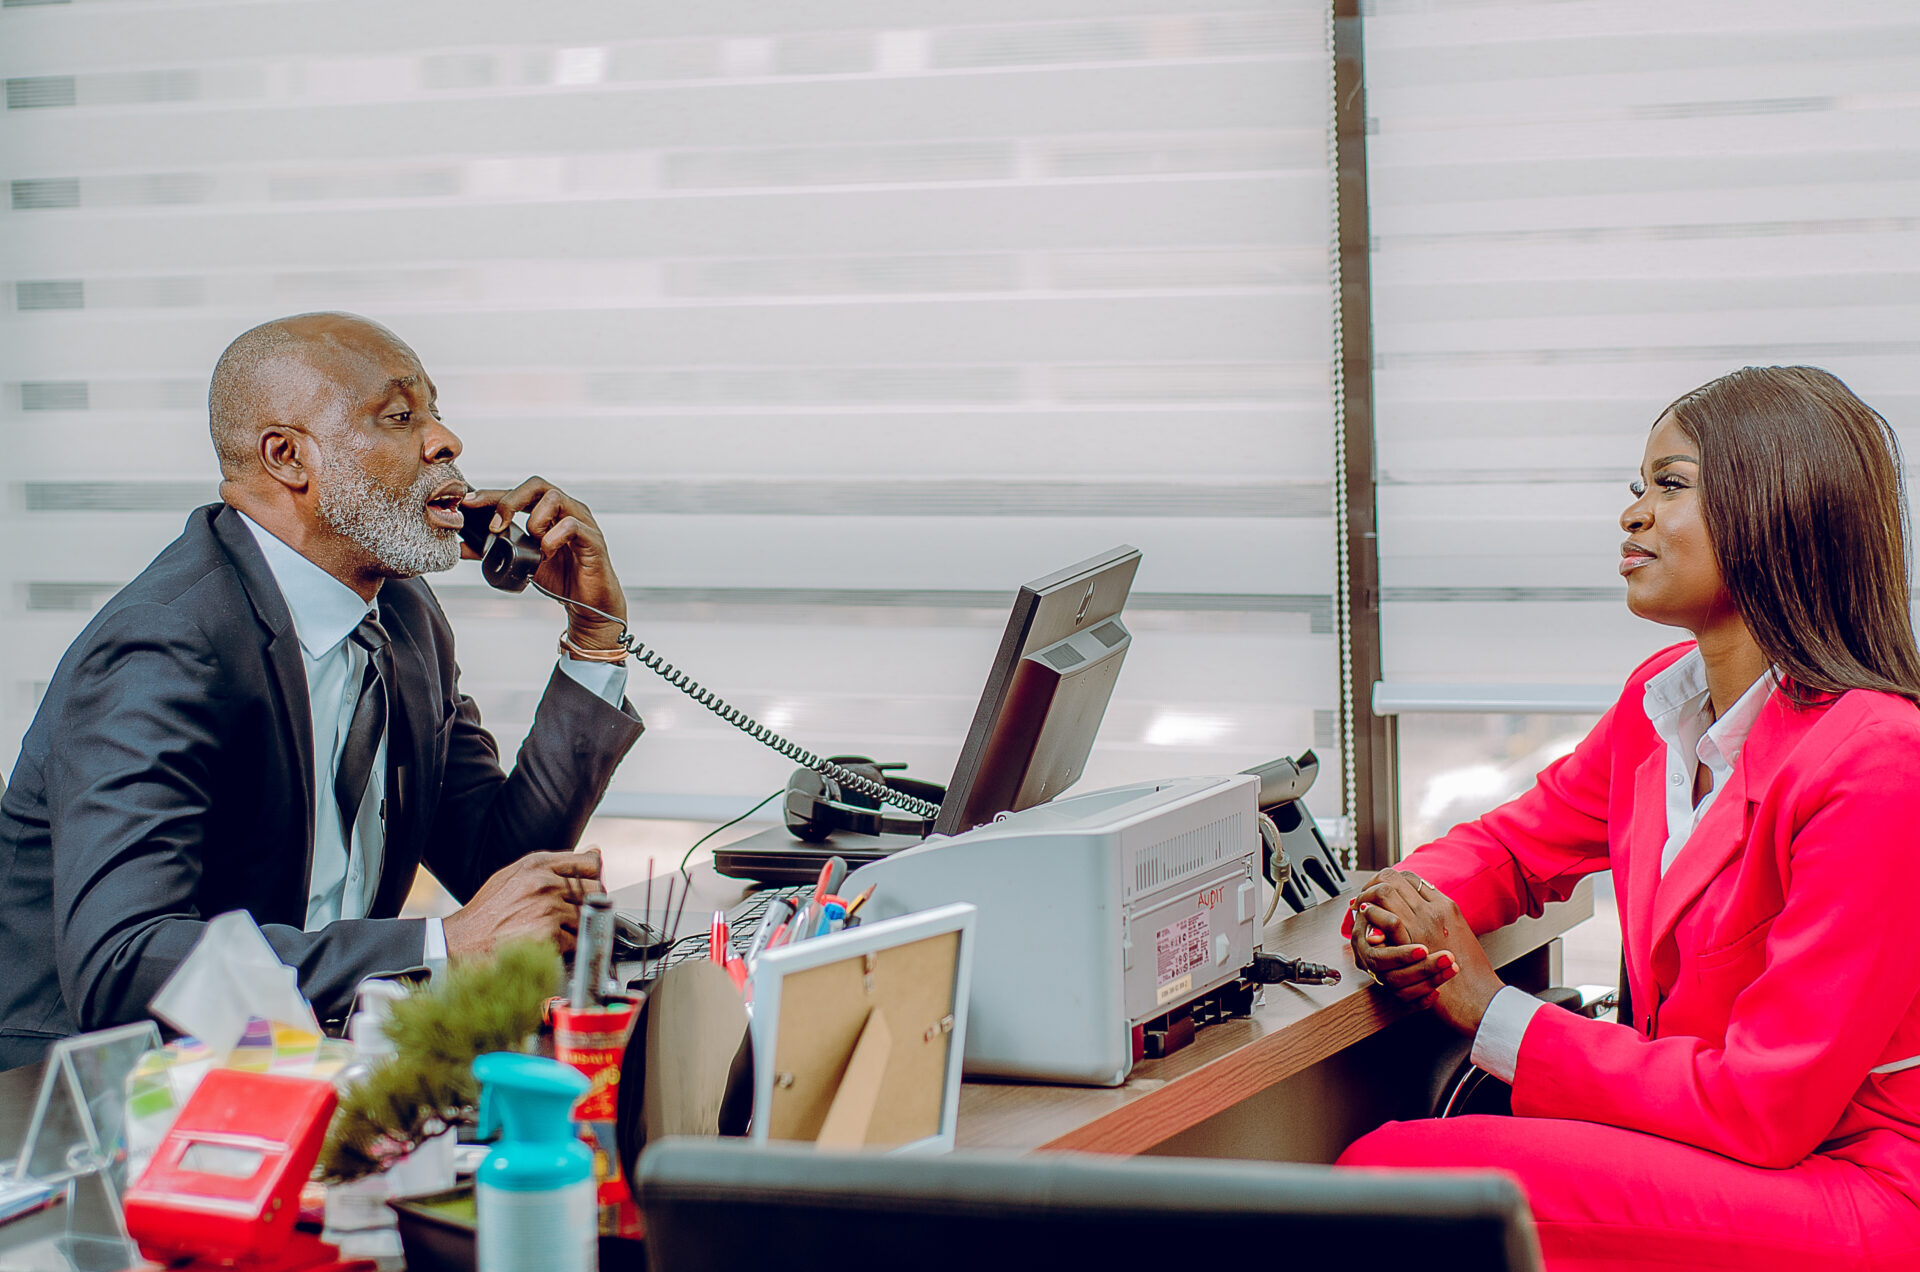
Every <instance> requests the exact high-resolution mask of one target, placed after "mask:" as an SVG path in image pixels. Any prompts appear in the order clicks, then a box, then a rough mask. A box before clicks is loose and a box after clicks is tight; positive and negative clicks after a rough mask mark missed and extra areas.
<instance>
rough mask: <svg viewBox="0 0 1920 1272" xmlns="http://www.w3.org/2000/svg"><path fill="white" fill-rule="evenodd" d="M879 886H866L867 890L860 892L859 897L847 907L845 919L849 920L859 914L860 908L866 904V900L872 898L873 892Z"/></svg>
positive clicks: (872, 884) (873, 884) (874, 884)
mask: <svg viewBox="0 0 1920 1272" xmlns="http://www.w3.org/2000/svg"><path fill="white" fill-rule="evenodd" d="M879 886H880V885H879V884H877V883H870V884H868V885H867V890H866V891H865V892H862V893H861V894H860V895H859V896H857V897H855V898H854V899H853V904H852V905H850V906H848V907H847V917H848V918H849V919H851V918H852V917H853V916H854V915H856V914H858V913H860V907H861V906H863V905H865V904H866V903H867V898H868V897H870V896H872V895H873V890H874V889H875V888H877V887H879Z"/></svg>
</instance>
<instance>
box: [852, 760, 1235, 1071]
mask: <svg viewBox="0 0 1920 1272" xmlns="http://www.w3.org/2000/svg"><path fill="white" fill-rule="evenodd" d="M1259 790H1260V779H1259V778H1258V777H1256V776H1249V775H1246V774H1234V775H1231V776H1224V777H1185V778H1175V779H1170V780H1167V781H1162V782H1140V783H1136V784H1134V785H1130V786H1118V787H1114V788H1112V789H1110V790H1103V791H1092V792H1089V793H1087V794H1084V795H1072V796H1063V797H1061V798H1058V799H1055V800H1053V801H1052V802H1051V803H1047V804H1040V805H1037V806H1035V807H1033V808H1028V809H1023V810H1022V811H1020V812H1017V813H1003V814H1001V815H1000V816H999V817H998V818H997V819H995V820H994V821H992V822H990V823H988V824H987V825H984V826H980V827H976V828H975V829H973V830H970V831H967V832H965V833H964V834H959V835H952V836H936V837H934V838H931V839H929V840H927V841H926V842H925V843H923V844H921V845H919V846H918V847H914V848H909V849H906V850H905V851H902V852H898V853H895V854H893V855H892V856H890V857H886V858H883V859H882V860H880V861H876V862H873V863H871V864H869V865H865V866H862V867H861V868H860V869H858V870H856V871H854V872H853V874H851V875H850V876H848V878H847V880H846V882H845V884H844V885H843V886H842V888H841V892H842V895H845V896H855V895H858V894H859V893H861V892H863V891H865V890H866V889H867V888H868V887H869V886H871V887H873V889H874V893H873V897H872V899H871V900H869V901H868V902H867V904H866V906H865V908H864V909H863V910H862V912H861V913H862V917H863V918H868V919H880V918H888V917H891V916H893V915H897V914H906V913H909V912H912V911H915V910H925V909H929V908H932V907H934V906H938V905H945V904H947V903H949V902H954V901H967V902H971V903H972V904H973V905H975V906H976V907H978V909H979V918H978V928H977V932H976V940H975V945H974V949H975V954H974V964H973V993H972V998H971V1005H970V1007H969V1009H968V1021H967V1039H966V1056H965V1071H966V1072H967V1073H969V1074H973V1075H978V1076H992V1077H1003V1078H1024V1079H1029V1080H1037V1081H1046V1082H1070V1083H1080V1084H1086V1085H1094V1086H1118V1085H1119V1084H1120V1083H1122V1082H1125V1081H1126V1080H1127V1075H1128V1073H1129V1072H1131V1070H1132V1068H1133V1062H1134V1057H1135V1044H1134V1037H1135V1030H1136V1028H1138V1027H1141V1026H1144V1025H1145V1024H1146V1023H1147V1022H1149V1021H1152V1020H1154V1019H1156V1018H1158V1017H1161V1016H1165V1015H1166V1014H1167V1013H1169V1012H1172V1011H1175V1010H1177V1009H1178V1008H1180V1007H1182V1006H1184V1005H1185V1004H1187V1003H1190V1002H1192V1001H1194V1000H1195V999H1199V998H1202V997H1206V996H1208V995H1210V994H1213V993H1215V992H1217V991H1219V990H1221V989H1222V988H1223V987H1228V986H1232V985H1234V984H1236V983H1237V982H1238V980H1239V977H1240V973H1241V969H1242V968H1244V967H1246V966H1247V965H1248V964H1249V963H1250V962H1252V961H1253V956H1254V946H1255V943H1256V940H1257V937H1258V933H1259V928H1258V923H1259V915H1260V912H1261V905H1260V901H1261V895H1260V829H1259V823H1258V809H1257V807H1256V800H1257V797H1258V794H1259Z"/></svg>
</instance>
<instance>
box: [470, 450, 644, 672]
mask: <svg viewBox="0 0 1920 1272" xmlns="http://www.w3.org/2000/svg"><path fill="white" fill-rule="evenodd" d="M460 502H461V503H462V504H463V505H465V506H466V507H469V508H482V507H487V506H489V505H491V506H492V507H493V510H494V517H493V529H494V532H495V533H498V532H499V531H500V529H501V528H502V527H503V526H505V525H506V522H507V519H508V518H509V517H513V516H517V515H518V514H520V513H523V512H524V513H526V514H527V533H528V534H530V535H532V536H533V537H534V538H536V539H538V540H540V557H541V561H540V568H539V569H538V570H536V571H535V572H534V575H533V581H534V582H535V583H538V584H539V585H540V586H541V587H544V588H546V589H547V590H548V591H549V592H552V593H554V594H555V595H556V596H564V597H567V598H569V599H571V600H576V601H579V602H581V603H582V604H583V605H591V606H593V608H594V609H597V610H600V611H602V612H603V613H606V614H611V615H612V616H613V618H614V619H616V620H618V621H609V620H607V619H604V618H600V617H598V616H596V615H594V614H591V613H588V612H586V611H584V610H577V609H575V608H573V607H572V606H571V605H569V606H568V607H567V638H568V639H569V640H571V641H572V642H573V643H574V644H575V645H578V646H579V647H580V648H582V649H614V648H617V647H618V644H619V638H620V631H621V628H622V627H623V626H624V625H625V624H626V621H627V594H626V593H625V592H624V591H622V590H621V588H620V579H619V578H618V576H616V575H615V574H614V572H613V561H612V560H611V559H610V558H609V557H608V555H607V536H606V535H605V534H603V533H601V530H600V526H599V523H598V522H596V521H594V519H593V512H592V510H591V509H589V508H588V507H587V505H585V504H583V503H581V502H580V501H579V500H578V499H575V498H574V497H573V496H572V495H569V494H568V493H567V492H566V491H564V490H562V489H560V487H558V486H556V485H554V484H553V483H552V482H550V481H548V480H547V479H546V478H545V477H529V478H527V479H526V480H525V481H523V482H521V483H520V484H519V485H518V486H515V487H514V488H513V489H512V490H474V491H469V492H468V493H467V495H466V497H465V498H463V499H462V500H461V501H460Z"/></svg>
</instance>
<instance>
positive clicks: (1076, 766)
mask: <svg viewBox="0 0 1920 1272" xmlns="http://www.w3.org/2000/svg"><path fill="white" fill-rule="evenodd" d="M1139 568H1140V553H1139V550H1138V549H1136V548H1130V547H1128V546H1126V545H1125V544H1122V545H1121V546H1119V547H1117V548H1113V549H1111V550H1109V551H1107V552H1103V553H1101V554H1100V555H1099V556H1096V557H1090V558H1088V559H1087V560H1085V561H1082V562H1080V563H1079V564H1077V565H1070V566H1068V567H1067V568H1066V569H1064V570H1056V571H1055V572H1054V573H1052V574H1049V575H1047V576H1046V577H1045V578H1040V579H1035V580H1034V581H1033V582H1031V583H1028V584H1026V585H1025V586H1023V587H1022V588H1021V589H1020V592H1019V594H1018V595H1017V596H1015V597H1014V600H1013V612H1012V613H1011V614H1010V615H1009V616H1008V618H1007V630H1006V632H1005V634H1004V635H1002V636H1001V638H1000V651H999V653H998V654H996V655H995V656H994V660H993V668H992V670H991V671H989V672H988V673H987V686H986V689H985V690H984V691H982V693H981V695H980V705H979V706H978V707H977V708H975V710H974V713H973V725H972V727H971V728H969V729H968V730H967V740H966V744H965V745H964V746H963V747H961V749H960V762H959V763H958V764H956V765H955V766H954V770H953V780H952V782H950V783H949V784H948V786H947V796H946V799H945V800H943V801H942V802H941V805H940V817H939V819H938V820H937V821H935V822H934V826H933V832H934V833H935V834H937V835H957V834H959V833H960V832H962V831H966V830H972V829H973V828H974V827H975V826H979V825H982V824H984V823H986V822H990V821H992V820H993V819H994V818H995V817H996V816H997V815H999V814H1001V813H1010V812H1018V811H1020V810H1021V809H1023V808H1031V807H1033V806H1034V805H1035V804H1044V803H1046V802H1047V801H1048V800H1050V799H1052V798H1053V797H1054V796H1056V795H1058V794H1059V793H1060V792H1062V791H1064V790H1066V789H1067V788H1068V787H1069V786H1072V785H1073V784H1074V783H1075V782H1077V781H1079V780H1080V774H1081V773H1082V772H1083V771H1084V770H1085V769H1086V765H1087V755H1088V753H1089V752H1091V751H1092V750H1093V738H1094V735H1095V734H1096V733H1098V732H1099V730H1100V720H1101V717H1102V716H1104V715H1105V714H1106V710H1107V701H1108V699H1110V698H1111V697H1112V696H1113V684H1114V681H1115V680H1117V679H1119V676H1120V664H1121V663H1122V662H1123V661H1124V660H1125V658H1126V655H1127V647H1128V646H1129V645H1130V644H1132V637H1131V636H1130V635H1129V634H1128V632H1127V629H1126V627H1125V625H1124V624H1122V623H1121V621H1120V609H1121V607H1122V606H1123V605H1125V604H1126V603H1127V593H1128V591H1130V590H1131V589H1132V587H1133V576H1134V574H1135V572H1136V571H1138V570H1139Z"/></svg>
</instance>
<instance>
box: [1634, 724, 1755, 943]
mask: <svg viewBox="0 0 1920 1272" xmlns="http://www.w3.org/2000/svg"><path fill="white" fill-rule="evenodd" d="M1745 758H1746V756H1745V754H1744V752H1743V753H1742V755H1741V759H1742V760H1744V759H1745ZM1747 782H1748V779H1747V766H1746V765H1745V764H1744V763H1739V762H1736V763H1735V764H1734V766H1733V772H1731V773H1729V774H1728V775H1727V784H1726V787H1725V788H1724V789H1722V790H1721V792H1720V793H1719V794H1718V795H1716V796H1715V797H1714V800H1713V807H1712V808H1709V809H1708V810H1707V815H1706V816H1705V817H1702V818H1701V819H1700V824H1699V825H1698V826H1695V827H1694V828H1693V834H1691V835H1689V836H1688V837H1687V843H1686V847H1684V848H1682V849H1681V850H1680V854H1679V855H1678V856H1677V857H1675V858H1674V859H1673V865H1672V866H1671V867H1670V868H1669V869H1668V870H1667V873H1666V874H1665V875H1663V876H1662V877H1661V879H1660V885H1659V887H1658V888H1656V889H1655V890H1654V901H1653V923H1652V926H1651V927H1650V929H1649V931H1648V936H1649V948H1650V949H1653V950H1659V949H1660V947H1661V946H1662V945H1663V944H1665V943H1666V942H1667V941H1669V940H1671V939H1672V937H1673V928H1674V924H1676V923H1678V922H1679V921H1680V916H1681V915H1683V914H1685V913H1686V912H1687V910H1688V908H1689V907H1691V906H1692V905H1693V903H1694V902H1695V901H1696V900H1698V899H1699V897H1700V894H1701V893H1702V892H1705V891H1706V890H1707V885H1708V884H1710V883H1712V882H1713V881H1714V879H1716V878H1717V877H1719V874H1720V872H1721V871H1722V870H1724V869H1726V866H1727V862H1728V861H1729V860H1730V859H1731V858H1733V857H1734V856H1735V855H1737V854H1738V853H1739V852H1740V850H1741V849H1742V848H1744V847H1745V846H1746V842H1747V827H1748V825H1749V824H1750V822H1751V820H1752V819H1751V818H1750V817H1749V816H1748V809H1749V801H1748V799H1747V791H1748V789H1749V788H1748V784H1747Z"/></svg>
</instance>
